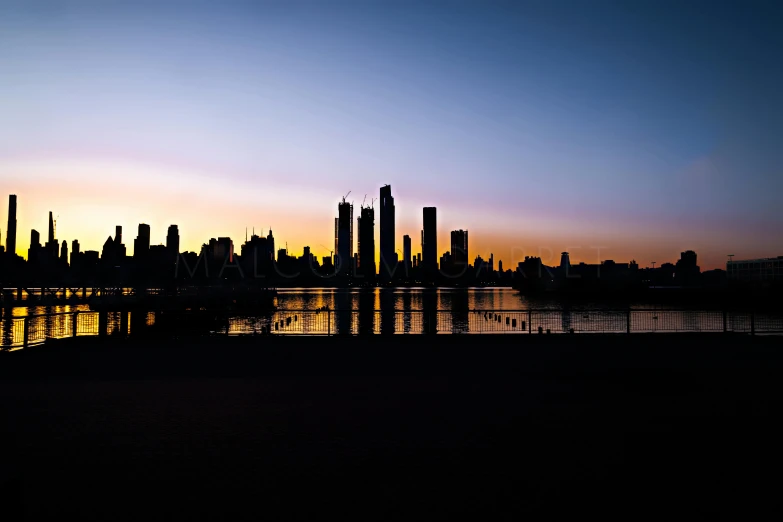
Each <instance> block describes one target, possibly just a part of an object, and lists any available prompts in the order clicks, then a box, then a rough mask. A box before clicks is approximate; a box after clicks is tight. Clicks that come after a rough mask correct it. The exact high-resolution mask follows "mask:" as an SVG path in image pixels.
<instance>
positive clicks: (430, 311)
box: [421, 289, 438, 334]
mask: <svg viewBox="0 0 783 522" xmlns="http://www.w3.org/2000/svg"><path fill="white" fill-rule="evenodd" d="M421 309H422V311H423V317H422V322H423V325H422V326H423V328H422V332H423V333H425V334H435V333H438V292H437V290H430V289H427V290H424V291H423V292H422V293H421Z"/></svg>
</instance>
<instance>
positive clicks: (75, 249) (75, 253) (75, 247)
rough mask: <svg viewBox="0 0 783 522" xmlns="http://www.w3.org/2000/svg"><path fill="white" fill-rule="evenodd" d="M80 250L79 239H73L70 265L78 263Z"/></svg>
mask: <svg viewBox="0 0 783 522" xmlns="http://www.w3.org/2000/svg"><path fill="white" fill-rule="evenodd" d="M80 250H81V246H80V245H79V240H78V239H74V240H73V241H71V266H76V265H77V264H78V259H79V253H80Z"/></svg>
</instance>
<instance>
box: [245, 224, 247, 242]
mask: <svg viewBox="0 0 783 522" xmlns="http://www.w3.org/2000/svg"><path fill="white" fill-rule="evenodd" d="M245 243H247V227H245Z"/></svg>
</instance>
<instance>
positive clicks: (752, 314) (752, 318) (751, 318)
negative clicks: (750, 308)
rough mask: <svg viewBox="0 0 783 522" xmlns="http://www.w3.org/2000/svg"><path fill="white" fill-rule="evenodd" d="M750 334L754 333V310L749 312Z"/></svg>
mask: <svg viewBox="0 0 783 522" xmlns="http://www.w3.org/2000/svg"><path fill="white" fill-rule="evenodd" d="M750 335H756V312H751V313H750Z"/></svg>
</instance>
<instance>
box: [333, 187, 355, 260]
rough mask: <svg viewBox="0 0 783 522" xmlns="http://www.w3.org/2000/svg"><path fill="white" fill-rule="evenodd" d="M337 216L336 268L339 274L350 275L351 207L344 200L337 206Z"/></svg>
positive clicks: (351, 249) (351, 245)
mask: <svg viewBox="0 0 783 522" xmlns="http://www.w3.org/2000/svg"><path fill="white" fill-rule="evenodd" d="M337 216H338V217H337V220H336V223H335V228H336V234H335V236H336V239H337V244H336V245H335V253H336V254H337V258H338V261H337V266H338V267H339V269H338V270H339V272H340V273H341V274H350V273H351V264H352V263H351V260H352V259H353V205H351V204H350V203H347V202H346V201H345V198H343V201H342V202H341V203H339V204H338V205H337Z"/></svg>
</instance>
